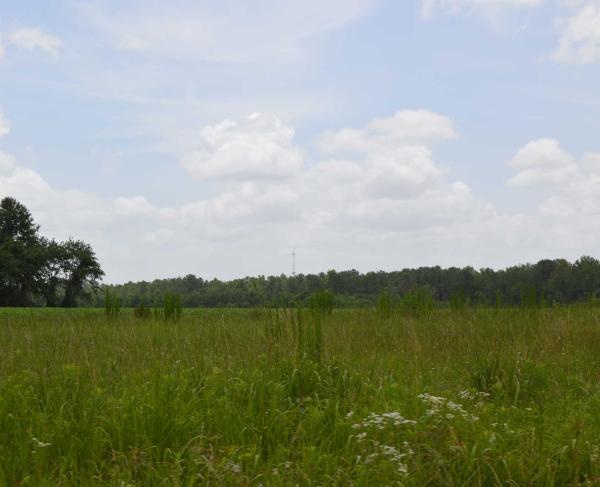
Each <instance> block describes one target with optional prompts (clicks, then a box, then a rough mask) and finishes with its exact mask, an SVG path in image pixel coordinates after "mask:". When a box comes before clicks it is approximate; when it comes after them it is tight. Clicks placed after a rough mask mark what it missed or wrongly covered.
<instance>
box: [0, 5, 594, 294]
mask: <svg viewBox="0 0 600 487" xmlns="http://www.w3.org/2000/svg"><path fill="white" fill-rule="evenodd" d="M599 75H600V2H599V1H598V0H556V1H550V0H414V1H412V0H411V1H409V0H407V1H403V2H398V1H390V0H331V1H316V0H304V1H302V2H300V1H299V2H294V1H290V2H279V1H275V0H257V1H256V2H252V4H251V5H250V4H249V3H248V2H243V1H240V0H225V1H223V0H221V1H219V2H215V1H208V0H207V1H173V2H169V3H168V4H165V2H159V1H136V0H133V1H128V2H122V1H119V2H117V1H103V2H100V1H97V2H96V1H86V2H78V1H73V0H68V1H67V0H65V1H60V0H59V1H55V2H52V3H51V4H50V3H49V2H36V1H12V0H5V1H4V2H2V5H1V6H0V113H2V116H1V117H0V195H2V196H3V195H12V196H15V197H17V198H18V199H20V200H21V201H23V202H24V203H25V204H27V205H28V207H29V208H30V209H31V211H32V212H33V214H34V216H35V217H36V219H37V221H38V222H39V223H40V224H41V225H42V233H44V234H47V235H50V236H53V237H56V238H60V239H63V238H67V237H68V236H70V235H72V236H75V237H79V238H83V239H85V240H87V241H89V242H90V243H91V244H92V245H93V246H94V248H95V249H96V251H97V253H98V256H99V257H100V260H101V263H102V264H103V266H104V268H105V270H106V272H107V281H109V282H121V281H125V280H129V279H132V280H136V279H152V278H156V277H165V276H174V275H182V274H186V273H195V274H198V275H202V276H203V277H213V276H217V277H222V278H231V277H237V276H243V275H247V274H250V275H256V274H279V273H281V272H289V271H290V266H291V258H290V254H291V249H292V248H293V247H296V248H297V253H298V258H297V261H298V266H297V267H298V270H299V271H301V272H318V271H322V270H327V269H329V268H337V269H347V268H357V269H359V270H363V271H366V270H378V269H386V270H390V269H397V268H401V267H406V266H410V267H412V266H419V265H433V264H440V265H468V264H469V265H473V266H475V267H482V266H491V267H498V266H504V265H507V264H512V263H519V262H526V261H535V260H538V259H540V258H546V257H550V258H552V257H566V258H570V259H573V258H577V257H578V256H580V255H582V254H592V255H594V254H596V256H598V255H597V252H598V251H597V249H598V248H599V244H600V231H595V230H594V226H595V224H596V222H597V216H598V214H599V213H600V137H599V136H598V134H600V90H599V89H598V86H600V76H599Z"/></svg>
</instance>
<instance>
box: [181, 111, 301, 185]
mask: <svg viewBox="0 0 600 487" xmlns="http://www.w3.org/2000/svg"><path fill="white" fill-rule="evenodd" d="M293 137H294V129H292V128H291V127H288V126H286V125H284V124H282V123H281V122H280V121H279V120H277V119H276V118H274V117H269V116H266V115H261V114H259V113H255V114H252V115H250V116H249V117H248V118H247V119H246V120H244V121H243V122H241V123H238V122H233V121H230V120H225V121H224V122H221V123H219V124H217V125H212V126H207V127H205V128H203V129H202V130H201V132H200V144H199V147H198V148H197V149H196V150H195V151H193V152H190V153H188V154H187V155H186V156H185V157H184V158H183V160H182V165H183V167H184V168H185V169H187V170H188V171H189V172H190V173H191V174H193V175H194V176H197V177H199V178H203V179H209V178H214V179H233V180H255V179H280V178H285V177H289V176H291V175H292V174H294V173H296V172H298V170H299V169H300V168H301V166H302V154H301V152H300V151H299V150H298V149H297V148H296V147H294V145H293Z"/></svg>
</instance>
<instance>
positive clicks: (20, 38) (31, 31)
mask: <svg viewBox="0 0 600 487" xmlns="http://www.w3.org/2000/svg"><path fill="white" fill-rule="evenodd" d="M6 39H7V45H13V46H15V47H18V48H20V49H27V50H29V51H32V50H35V49H40V50H42V51H45V52H47V53H48V54H52V55H54V56H56V55H57V54H58V52H59V51H60V49H61V48H62V46H63V41H62V40H60V39H59V38H58V37H55V36H52V35H50V34H47V33H46V32H44V31H43V30H41V29H40V28H38V27H23V28H20V29H17V30H14V31H12V32H10V33H8V34H7V35H6Z"/></svg>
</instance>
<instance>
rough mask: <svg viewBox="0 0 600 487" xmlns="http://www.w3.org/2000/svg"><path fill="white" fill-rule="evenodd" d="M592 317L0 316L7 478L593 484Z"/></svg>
mask: <svg viewBox="0 0 600 487" xmlns="http://www.w3.org/2000/svg"><path fill="white" fill-rule="evenodd" d="M599 411H600V310H599V309H598V308H594V307H592V306H584V305H580V306H572V307H562V308H561V307H554V308H551V309H469V308H466V309H462V310H459V311H451V310H444V309H433V310H429V311H428V312H427V313H406V312H400V311H395V310H393V309H384V310H383V311H382V310H380V311H375V310H367V309H364V310H333V313H332V314H328V313H325V312H318V311H312V310H288V309H280V310H267V309H249V310H224V309H211V310H205V309H194V310H188V309H186V310H184V312H183V316H182V317H181V319H179V320H178V321H165V320H161V319H155V318H153V317H152V318H146V319H140V318H137V319H136V318H135V317H134V313H133V310H126V309H124V310H121V312H120V313H119V315H118V316H116V317H112V318H111V319H109V318H107V317H106V316H105V313H104V310H94V309H79V310H70V311H65V310H60V309H55V310H51V309H32V310H29V309H0V485H7V486H13V485H32V486H44V485H119V486H121V485H122V486H126V485H140V486H142V485H143V486H146V485H177V486H178V485H186V486H192V485H264V486H267V485H281V486H288V485H415V486H417V485H418V486H421V485H577V484H587V485H600V414H599Z"/></svg>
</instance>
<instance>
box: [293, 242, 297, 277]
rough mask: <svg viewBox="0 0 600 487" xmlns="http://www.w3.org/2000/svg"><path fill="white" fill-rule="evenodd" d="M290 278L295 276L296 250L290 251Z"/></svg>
mask: <svg viewBox="0 0 600 487" xmlns="http://www.w3.org/2000/svg"><path fill="white" fill-rule="evenodd" d="M292 276H296V249H295V248H294V249H292Z"/></svg>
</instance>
